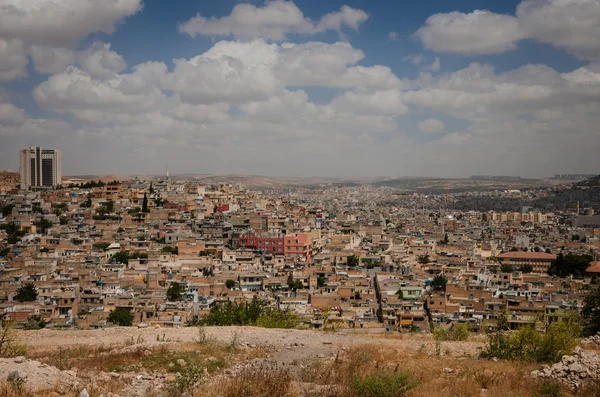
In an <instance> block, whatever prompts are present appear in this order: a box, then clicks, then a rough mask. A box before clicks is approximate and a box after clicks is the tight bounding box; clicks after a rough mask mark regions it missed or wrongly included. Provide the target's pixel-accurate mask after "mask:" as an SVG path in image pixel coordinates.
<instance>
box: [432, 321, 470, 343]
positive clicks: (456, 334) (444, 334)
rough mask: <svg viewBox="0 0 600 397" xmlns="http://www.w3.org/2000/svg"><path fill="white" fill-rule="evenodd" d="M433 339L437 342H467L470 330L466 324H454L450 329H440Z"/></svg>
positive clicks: (436, 331) (435, 330)
mask: <svg viewBox="0 0 600 397" xmlns="http://www.w3.org/2000/svg"><path fill="white" fill-rule="evenodd" d="M433 337H434V338H435V340H437V341H465V340H467V339H469V328H468V327H467V326H466V325H465V324H454V325H453V326H452V328H450V329H446V328H443V327H438V328H436V329H434V330H433Z"/></svg>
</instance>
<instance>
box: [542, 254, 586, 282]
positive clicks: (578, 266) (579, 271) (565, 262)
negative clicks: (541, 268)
mask: <svg viewBox="0 0 600 397" xmlns="http://www.w3.org/2000/svg"><path fill="white" fill-rule="evenodd" d="M592 260H593V257H592V256H591V255H587V254H583V255H577V254H571V253H568V254H566V255H563V253H562V252H561V253H560V254H558V255H557V256H556V259H555V260H554V261H552V263H551V264H550V267H549V268H548V274H550V275H551V276H558V277H568V276H571V275H572V276H574V277H581V276H582V275H583V274H584V273H585V271H586V269H587V268H588V266H589V265H590V262H592Z"/></svg>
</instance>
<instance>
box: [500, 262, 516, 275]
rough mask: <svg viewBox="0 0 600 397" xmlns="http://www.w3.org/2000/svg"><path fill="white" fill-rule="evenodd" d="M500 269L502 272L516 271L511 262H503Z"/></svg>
mask: <svg viewBox="0 0 600 397" xmlns="http://www.w3.org/2000/svg"><path fill="white" fill-rule="evenodd" d="M500 271H501V272H502V273H512V272H513V271H514V268H513V266H512V265H511V264H509V263H503V264H502V265H500Z"/></svg>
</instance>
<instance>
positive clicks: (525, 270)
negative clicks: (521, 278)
mask: <svg viewBox="0 0 600 397" xmlns="http://www.w3.org/2000/svg"><path fill="white" fill-rule="evenodd" d="M519 271H520V272H523V273H531V272H533V266H531V265H521V266H519Z"/></svg>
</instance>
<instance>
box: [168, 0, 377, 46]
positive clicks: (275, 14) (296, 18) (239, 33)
mask: <svg viewBox="0 0 600 397" xmlns="http://www.w3.org/2000/svg"><path fill="white" fill-rule="evenodd" d="M367 18H368V15H367V13H365V12H364V11H362V10H357V9H354V8H352V7H349V6H346V5H344V6H342V7H341V8H340V11H336V12H331V13H329V14H325V15H323V16H322V17H321V19H320V20H319V21H318V22H317V23H315V22H313V21H312V20H311V19H310V18H307V17H305V16H304V14H303V13H302V11H301V10H300V9H299V8H298V7H297V6H296V5H295V4H294V2H293V1H285V0H273V1H266V2H265V4H264V5H263V6H262V7H257V6H255V5H253V4H248V3H242V4H238V5H236V6H235V7H234V8H233V10H232V11H231V14H230V15H228V16H224V17H222V18H214V17H212V18H205V17H203V16H201V15H199V14H198V15H197V16H196V17H194V18H192V19H190V20H188V21H187V22H185V23H183V24H181V25H180V26H179V31H180V32H182V33H186V34H188V35H190V36H192V37H195V36H197V35H204V36H225V37H235V38H236V39H238V40H243V41H251V40H253V39H256V38H264V39H267V40H273V41H283V40H285V38H286V35H287V34H291V33H298V34H315V33H319V32H324V31H327V30H335V31H338V32H341V31H342V29H343V28H345V27H348V28H350V29H354V30H357V29H358V27H359V26H360V24H361V23H362V22H364V21H366V20H367Z"/></svg>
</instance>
